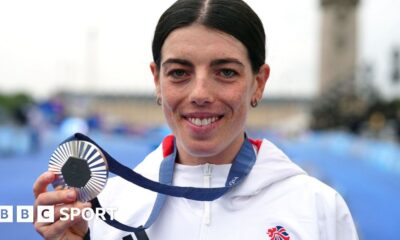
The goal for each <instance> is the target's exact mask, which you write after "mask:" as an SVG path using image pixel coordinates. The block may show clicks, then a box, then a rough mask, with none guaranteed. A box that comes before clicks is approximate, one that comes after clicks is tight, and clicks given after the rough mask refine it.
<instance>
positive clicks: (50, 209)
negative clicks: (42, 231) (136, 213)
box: [0, 205, 118, 223]
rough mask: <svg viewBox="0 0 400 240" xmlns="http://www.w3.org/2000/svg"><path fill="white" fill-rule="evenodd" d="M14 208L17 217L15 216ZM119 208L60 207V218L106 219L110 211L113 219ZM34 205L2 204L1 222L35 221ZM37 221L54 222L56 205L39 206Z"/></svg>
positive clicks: (65, 219) (0, 208)
mask: <svg viewBox="0 0 400 240" xmlns="http://www.w3.org/2000/svg"><path fill="white" fill-rule="evenodd" d="M14 210H15V215H16V219H15V218H14ZM117 210H118V209H117V208H96V210H93V209H92V208H83V209H82V210H81V209H79V208H67V207H64V208H60V220H61V221H68V220H71V221H72V220H74V219H75V218H76V217H78V216H81V217H82V218H83V219H84V220H86V221H89V220H92V219H93V218H95V217H97V218H100V219H102V220H105V214H106V213H108V215H109V216H110V219H111V220H114V218H115V212H116V211H117ZM33 214H34V211H33V206H32V205H18V206H16V207H14V206H12V205H0V223H12V222H15V221H16V222H19V223H32V222H33ZM37 222H43V223H51V222H54V206H46V205H41V206H37Z"/></svg>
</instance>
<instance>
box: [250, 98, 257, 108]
mask: <svg viewBox="0 0 400 240" xmlns="http://www.w3.org/2000/svg"><path fill="white" fill-rule="evenodd" d="M250 105H251V106H252V107H253V108H255V107H257V105H258V100H257V99H253V100H251V102H250Z"/></svg>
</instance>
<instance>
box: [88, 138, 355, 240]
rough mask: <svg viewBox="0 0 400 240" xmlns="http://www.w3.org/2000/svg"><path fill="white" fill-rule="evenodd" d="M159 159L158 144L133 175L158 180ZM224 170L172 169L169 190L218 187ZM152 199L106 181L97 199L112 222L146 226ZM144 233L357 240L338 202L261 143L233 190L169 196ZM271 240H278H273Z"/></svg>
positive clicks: (97, 229)
mask: <svg viewBox="0 0 400 240" xmlns="http://www.w3.org/2000/svg"><path fill="white" fill-rule="evenodd" d="M162 159H163V153H162V147H161V146H160V147H159V148H157V149H156V150H155V151H154V152H152V153H150V154H149V155H148V156H147V157H146V158H145V159H144V161H143V162H142V163H141V164H140V165H139V166H138V167H137V168H136V169H135V170H136V171H137V172H139V173H141V174H142V175H144V176H146V177H148V178H150V179H152V180H158V171H159V166H160V163H161V161H162ZM230 166H231V165H230V164H227V165H213V164H205V165H198V166H186V165H181V164H176V166H175V172H174V178H173V184H174V185H177V186H193V187H221V186H224V184H225V181H226V177H227V175H228V172H229V169H230ZM155 197H156V193H153V192H151V191H148V190H145V189H142V188H140V187H138V186H136V185H133V184H131V183H129V182H127V181H125V180H123V179H121V178H119V177H114V178H111V179H109V182H108V183H107V186H106V188H105V189H104V190H103V191H102V193H101V194H100V195H99V200H100V202H101V204H102V206H103V207H105V208H106V207H115V208H118V210H117V211H116V213H115V217H116V219H117V220H118V221H120V222H122V223H125V224H127V225H130V226H133V227H137V226H140V225H143V224H144V223H145V222H146V220H147V218H148V215H149V214H150V212H151V209H152V207H153V204H154V200H155ZM278 226H279V227H278ZM89 227H90V231H91V239H92V240H97V239H107V240H108V239H110V240H112V239H122V238H123V237H125V236H127V235H130V234H131V233H127V232H122V231H120V230H118V229H115V228H113V227H111V226H108V225H107V224H106V223H104V222H103V221H102V220H99V219H95V220H94V221H91V222H90V223H89ZM278 232H280V234H281V235H279V234H278ZM146 233H147V235H148V237H149V239H150V240H203V239H212V240H214V239H215V240H222V239H227V240H239V239H240V240H253V239H260V240H261V239H262V240H271V239H273V240H275V239H281V240H289V239H290V240H313V239H316V240H334V239H335V240H353V239H358V237H357V233H356V230H355V227H354V223H353V219H352V217H351V214H350V212H349V209H348V208H347V206H346V203H345V202H344V200H343V199H342V197H341V196H340V195H339V194H338V193H337V192H336V191H335V190H333V189H332V188H330V187H329V186H327V185H325V184H323V183H321V182H320V181H318V180H316V179H315V178H313V177H310V176H308V175H307V174H306V173H305V172H304V171H303V170H302V169H301V168H300V167H298V166H297V165H295V164H294V163H293V162H291V161H290V160H289V159H288V157H287V156H286V155H285V154H284V153H283V152H282V151H281V150H280V149H278V148H277V147H276V146H275V145H274V144H272V143H271V142H269V141H267V140H263V141H262V144H261V147H260V149H259V151H258V154H257V160H256V163H255V165H254V167H253V169H252V171H251V172H250V174H249V175H248V176H247V178H246V179H245V180H244V182H242V183H241V184H240V185H239V186H237V187H235V188H234V189H232V190H231V191H230V192H228V193H227V194H225V195H224V196H222V197H221V198H219V199H217V200H215V201H212V202H198V201H193V200H188V199H184V198H176V197H168V198H167V201H166V203H165V205H164V207H163V209H162V211H161V213H160V216H159V217H158V219H157V220H156V221H155V223H154V224H153V225H152V226H151V227H150V228H149V229H147V230H146ZM274 233H275V235H273V234H274ZM131 235H132V238H133V239H136V238H135V235H134V234H133V233H132V234H131ZM278 235H279V236H281V238H273V237H274V236H275V237H276V236H278ZM282 236H283V237H282Z"/></svg>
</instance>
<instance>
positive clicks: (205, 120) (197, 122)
mask: <svg viewBox="0 0 400 240" xmlns="http://www.w3.org/2000/svg"><path fill="white" fill-rule="evenodd" d="M188 119H189V121H190V122H191V123H193V124H194V125H196V126H207V125H210V124H211V123H213V122H215V121H217V120H218V118H217V117H212V118H203V119H200V118H188Z"/></svg>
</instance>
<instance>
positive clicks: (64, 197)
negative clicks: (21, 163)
mask: <svg viewBox="0 0 400 240" xmlns="http://www.w3.org/2000/svg"><path fill="white" fill-rule="evenodd" d="M55 178H56V176H55V174H54V173H51V172H45V173H43V174H42V175H41V176H39V177H38V178H37V179H36V182H35V183H34V185H33V193H34V195H35V207H34V209H35V217H34V225H35V229H36V231H37V232H38V233H39V234H40V235H42V236H43V237H44V238H45V239H70V240H71V239H83V237H84V236H85V234H86V232H87V231H88V224H87V222H86V221H85V220H84V219H82V217H81V215H79V216H77V217H75V218H74V220H69V219H68V220H60V215H61V214H60V209H61V208H69V209H70V208H72V207H73V208H79V209H80V210H81V211H82V209H83V208H88V207H90V206H91V205H90V203H82V202H79V201H76V199H77V198H76V197H77V194H76V192H75V191H74V190H73V189H64V190H61V189H56V190H55V191H51V192H48V191H47V186H48V185H49V184H50V183H51V182H53V181H54V180H55ZM39 205H52V206H54V222H52V223H43V222H37V214H36V209H37V206H39Z"/></svg>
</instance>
